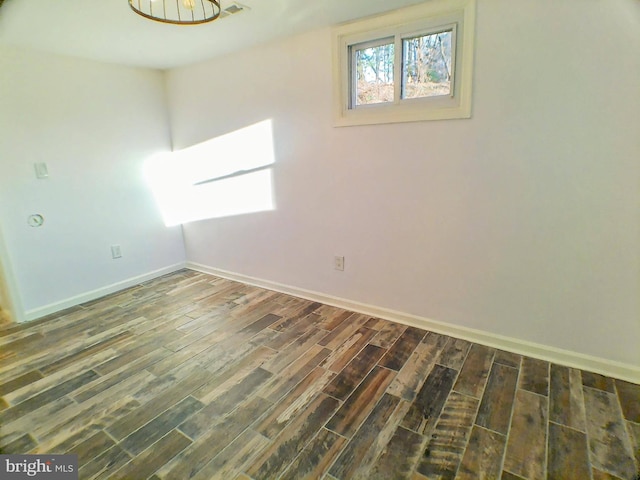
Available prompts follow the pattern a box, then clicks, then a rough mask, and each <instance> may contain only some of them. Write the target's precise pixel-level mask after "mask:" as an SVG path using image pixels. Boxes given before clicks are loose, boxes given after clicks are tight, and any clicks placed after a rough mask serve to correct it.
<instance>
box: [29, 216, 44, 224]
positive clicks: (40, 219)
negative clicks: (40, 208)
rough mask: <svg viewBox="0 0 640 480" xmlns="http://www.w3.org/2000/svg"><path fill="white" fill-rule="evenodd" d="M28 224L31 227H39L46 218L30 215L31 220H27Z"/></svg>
mask: <svg viewBox="0 0 640 480" xmlns="http://www.w3.org/2000/svg"><path fill="white" fill-rule="evenodd" d="M27 223H28V224H29V226H30V227H39V226H40V225H42V224H43V223H44V217H43V216H42V215H40V214H39V213H36V214H34V215H29V218H27Z"/></svg>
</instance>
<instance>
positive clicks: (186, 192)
mask: <svg viewBox="0 0 640 480" xmlns="http://www.w3.org/2000/svg"><path fill="white" fill-rule="evenodd" d="M274 162H275V155H274V150H273V122H272V120H264V121H262V122H259V123H256V124H254V125H250V126H248V127H245V128H242V129H239V130H236V131H234V132H231V133H228V134H226V135H222V136H220V137H216V138H212V139H210V140H207V141H205V142H202V143H199V144H197V145H194V146H191V147H188V148H185V149H183V150H177V151H174V152H167V153H163V154H159V155H156V156H154V157H152V158H150V159H149V160H147V162H145V165H144V174H145V177H146V179H147V182H148V183H149V185H150V186H151V189H152V190H153V193H154V196H155V198H156V202H157V204H158V207H159V208H160V211H161V212H162V217H163V219H164V222H165V224H166V225H167V226H173V225H179V224H182V223H187V222H193V221H197V220H204V219H207V218H218V217H228V216H231V215H242V214H245V213H253V212H264V211H269V210H275V201H274V193H273V172H272V165H273V163H274Z"/></svg>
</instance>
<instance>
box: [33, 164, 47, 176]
mask: <svg viewBox="0 0 640 480" xmlns="http://www.w3.org/2000/svg"><path fill="white" fill-rule="evenodd" d="M33 167H34V168H35V170H36V178H49V169H48V168H47V164H46V163H44V162H39V163H34V164H33Z"/></svg>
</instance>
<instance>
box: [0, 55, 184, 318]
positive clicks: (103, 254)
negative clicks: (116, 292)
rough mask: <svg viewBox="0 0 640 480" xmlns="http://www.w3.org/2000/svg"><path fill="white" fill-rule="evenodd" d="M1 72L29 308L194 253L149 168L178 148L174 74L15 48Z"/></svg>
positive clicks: (9, 176)
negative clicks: (41, 175) (114, 248)
mask: <svg viewBox="0 0 640 480" xmlns="http://www.w3.org/2000/svg"><path fill="white" fill-rule="evenodd" d="M0 72H2V73H1V75H0V224H1V225H2V227H3V232H4V237H5V241H6V246H7V251H8V252H9V253H8V256H9V258H10V261H11V265H12V270H13V272H14V274H15V277H16V284H17V288H18V290H19V293H20V297H21V300H22V303H23V305H24V309H25V310H26V311H27V317H33V316H34V315H36V316H37V314H38V313H46V312H47V311H48V309H49V310H50V309H51V308H48V307H51V306H54V309H55V307H56V306H57V307H63V306H65V304H66V303H68V301H69V299H73V298H77V297H78V296H83V295H86V294H87V292H91V291H94V290H100V289H104V288H105V287H107V286H110V285H113V284H121V283H122V282H126V281H127V280H128V279H131V278H134V277H139V276H142V275H146V274H149V273H151V272H154V271H157V270H160V269H164V268H167V267H170V266H173V265H175V264H177V263H181V262H183V261H184V246H183V243H182V233H181V230H180V228H179V227H178V228H172V229H168V228H166V227H165V226H164V224H163V222H162V220H161V216H160V212H159V211H158V209H157V208H156V205H155V202H154V199H153V196H152V195H151V192H150V190H149V188H148V187H147V185H146V183H145V181H144V178H143V176H142V165H143V162H144V160H145V159H146V158H147V157H149V156H150V155H151V154H153V153H155V152H158V151H166V150H169V149H170V135H169V130H168V128H169V126H168V114H167V110H166V102H165V96H164V79H163V74H162V73H161V72H156V71H152V70H143V69H133V68H127V67H119V66H114V65H107V64H100V63H95V62H89V61H83V60H77V59H71V58H64V57H56V56H53V55H50V54H39V53H34V52H30V51H26V50H18V49H14V48H10V47H0ZM34 162H46V163H47V164H48V167H49V174H50V178H49V179H47V180H38V179H36V177H35V173H34V167H33V163H34ZM32 213H41V214H42V215H44V217H45V223H44V225H43V226H42V227H40V228H32V227H29V226H28V225H27V216H28V215H30V214H32ZM112 244H120V245H121V246H122V253H123V257H122V258H121V259H118V260H112V259H111V251H110V245H112ZM102 292H103V293H104V290H102ZM72 303H73V302H72Z"/></svg>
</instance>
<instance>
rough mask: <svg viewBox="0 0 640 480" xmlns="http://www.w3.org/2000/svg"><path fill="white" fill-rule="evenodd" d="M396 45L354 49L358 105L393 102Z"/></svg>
mask: <svg viewBox="0 0 640 480" xmlns="http://www.w3.org/2000/svg"><path fill="white" fill-rule="evenodd" d="M393 47H394V44H393V42H392V43H388V44H385V45H378V46H375V47H368V48H360V49H359V48H358V47H357V46H355V47H353V48H354V57H353V58H354V62H353V63H354V65H353V67H354V70H355V76H356V78H355V85H354V87H355V90H356V92H355V95H354V97H355V98H354V100H355V104H356V106H357V105H371V104H374V103H384V102H393V54H394V51H393V50H394V48H393Z"/></svg>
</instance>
